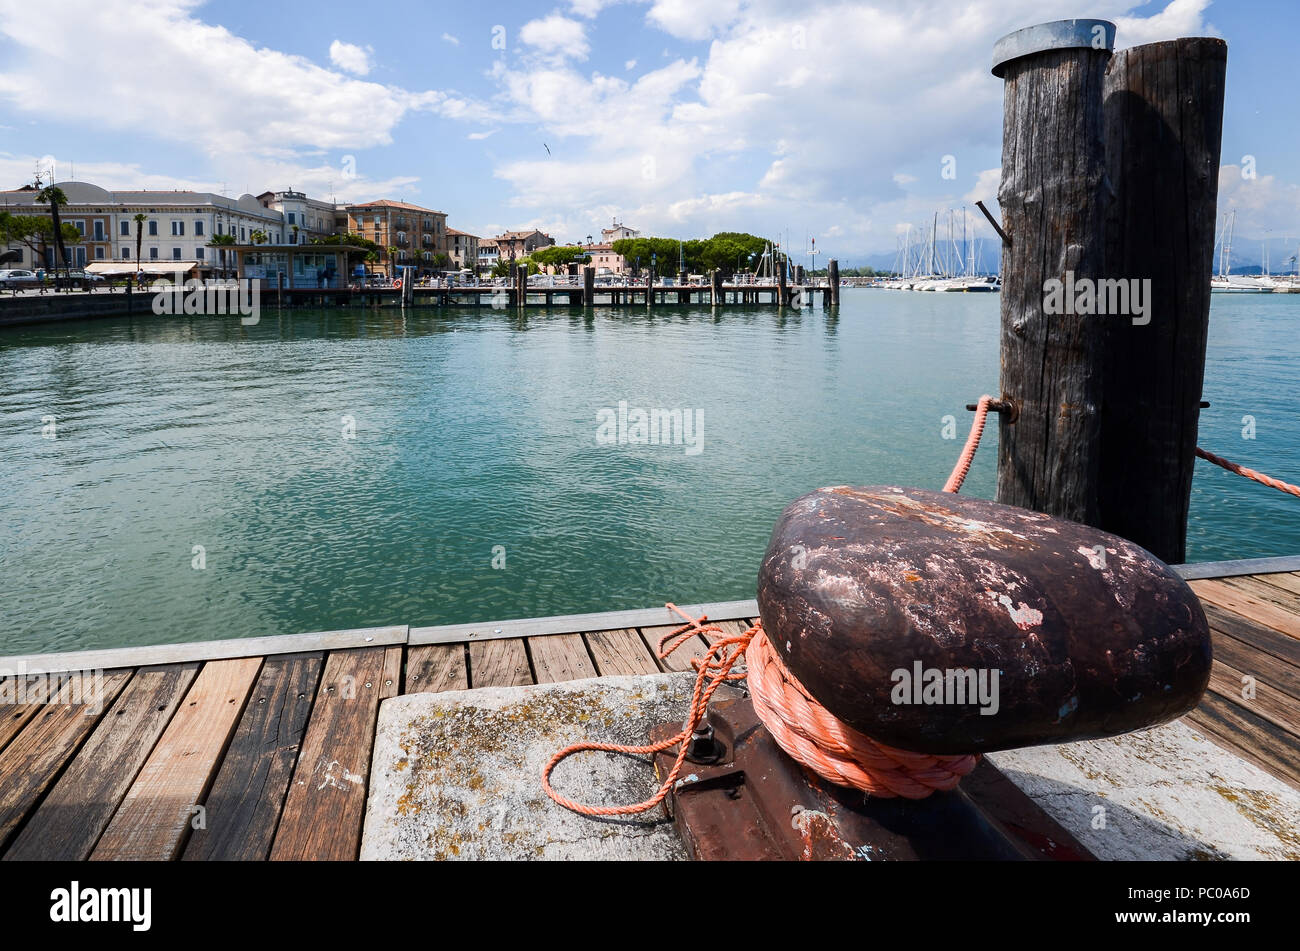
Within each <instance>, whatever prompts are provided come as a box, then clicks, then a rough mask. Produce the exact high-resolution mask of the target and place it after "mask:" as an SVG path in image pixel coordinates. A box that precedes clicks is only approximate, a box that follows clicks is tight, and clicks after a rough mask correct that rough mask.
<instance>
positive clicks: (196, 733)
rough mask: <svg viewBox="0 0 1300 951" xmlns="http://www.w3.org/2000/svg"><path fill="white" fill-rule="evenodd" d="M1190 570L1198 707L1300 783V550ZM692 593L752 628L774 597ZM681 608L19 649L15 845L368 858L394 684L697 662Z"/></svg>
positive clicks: (459, 685)
mask: <svg viewBox="0 0 1300 951" xmlns="http://www.w3.org/2000/svg"><path fill="white" fill-rule="evenodd" d="M1178 570H1179V572H1180V573H1181V574H1182V575H1183V576H1184V577H1185V578H1187V579H1189V581H1190V583H1191V585H1192V587H1193V589H1195V591H1196V593H1197V594H1198V596H1199V597H1200V598H1201V600H1202V603H1203V604H1204V606H1205V611H1206V614H1207V615H1208V617H1209V620H1210V625H1211V628H1212V629H1213V638H1214V653H1215V659H1214V673H1213V678H1212V680H1211V682H1210V689H1209V690H1208V692H1207V693H1206V694H1205V698H1204V700H1203V701H1202V702H1201V704H1200V706H1199V707H1198V708H1197V709H1196V711H1195V712H1194V713H1192V714H1191V715H1190V716H1188V717H1187V720H1188V721H1189V723H1190V725H1191V726H1192V727H1193V728H1194V729H1196V730H1197V731H1199V732H1201V733H1202V734H1204V735H1205V736H1206V737H1208V738H1209V739H1211V740H1213V741H1214V742H1215V743H1217V744H1219V745H1220V746H1222V747H1224V748H1225V749H1227V750H1229V751H1231V752H1232V753H1234V754H1236V755H1237V756H1240V757H1242V758H1243V759H1246V760H1248V761H1250V762H1252V763H1254V764H1255V765H1257V766H1259V767H1260V768H1262V769H1264V770H1266V771H1267V772H1269V773H1271V774H1272V775H1274V776H1276V777H1278V778H1279V779H1281V780H1283V781H1284V782H1286V783H1288V784H1290V785H1291V786H1294V787H1296V788H1297V789H1300V712H1297V711H1298V710H1300V557H1293V558H1274V559H1259V560H1254V561H1241V562H1221V563H1215V564H1203V565H1187V566H1182V567H1180V568H1179V569H1178ZM685 609H686V610H687V611H689V612H690V613H692V614H693V615H698V614H699V613H705V614H708V616H709V617H710V618H711V619H714V620H720V621H724V622H725V623H723V624H722V625H721V626H722V627H723V629H724V630H727V631H728V632H735V633H739V632H741V631H743V630H744V629H745V628H746V627H747V626H748V625H749V624H750V623H751V621H752V619H753V618H754V616H755V614H756V611H757V605H756V603H755V602H752V601H748V602H745V601H741V602H730V603H725V604H711V605H695V606H689V607H686V608H685ZM674 620H675V618H674V617H673V616H671V615H670V614H669V613H668V611H666V610H665V609H662V608H658V609H651V610H641V611H616V612H608V613H601V614H588V615H577V616H568V617H554V618H542V619H532V620H517V621H504V622H498V623H494V624H482V625H476V624H459V625H449V626H443V627H423V628H421V627H407V626H394V627H384V628H374V629H369V630H358V631H342V632H335V633H327V634H302V635H290V636H283V637H266V638H252V639H243V640H228V641H210V642H199V643H192V644H172V645H163V646H158V647H133V648H123V649H120V650H108V651H90V652H80V653H68V654H46V655H32V656H27V657H10V658H6V659H2V660H0V670H6V671H12V672H17V673H16V674H15V676H12V677H9V678H8V679H7V680H6V681H3V682H0V685H3V686H5V687H6V688H7V689H8V691H9V693H8V694H7V696H10V697H13V696H16V695H17V694H16V693H15V687H16V686H17V683H16V682H17V680H18V679H19V676H18V674H21V675H22V678H21V679H23V680H24V687H25V695H23V696H22V697H21V699H23V700H24V702H21V703H12V704H10V705H8V706H7V707H4V708H0V709H2V710H3V711H4V712H3V716H2V718H0V859H3V860H5V861H14V860H25V859H26V860H42V859H65V860H78V859H91V860H100V859H156V860H186V861H190V860H200V859H242V860H267V859H270V860H279V859H333V860H352V859H355V858H356V857H357V855H358V852H359V848H360V842H361V830H362V821H363V818H364V814H365V807H366V795H367V789H368V784H369V775H370V772H369V771H370V763H371V755H372V749H373V744H374V738H375V724H376V716H377V713H378V709H379V704H380V703H381V702H383V701H384V700H385V699H387V698H389V697H393V696H396V695H398V694H404V693H420V692H441V691H447V690H466V689H474V688H479V687H494V686H516V685H523V684H532V683H554V682H559V681H566V680H577V679H583V678H589V677H607V676H619V675H629V674H650V673H658V672H661V671H676V670H684V669H688V668H689V664H690V660H691V658H692V657H699V656H701V655H702V654H703V652H704V650H705V647H706V645H705V642H704V641H703V640H702V639H701V638H698V637H697V638H696V640H695V642H693V643H692V644H690V645H688V647H687V648H683V649H682V650H679V651H678V652H677V653H676V654H673V655H672V656H671V657H670V658H669V659H668V660H667V661H660V660H659V659H658V658H657V657H656V656H655V652H654V645H655V643H656V642H657V639H658V637H659V636H660V635H661V634H662V633H664V632H665V631H667V630H671V629H672V628H673V627H674V626H675V624H674ZM76 670H97V671H100V672H101V674H102V676H101V679H100V681H99V684H100V686H99V689H100V690H101V691H102V702H101V703H98V704H96V703H95V702H94V701H95V699H96V697H94V696H82V697H80V698H79V699H81V700H83V701H89V702H82V703H70V702H61V701H67V700H68V699H69V697H71V696H72V694H71V692H70V691H71V690H72V688H73V686H74V682H73V681H72V680H67V681H66V682H61V681H60V680H59V679H58V678H56V677H54V676H46V675H43V674H41V673H37V672H38V671H44V672H49V673H50V674H53V673H54V672H69V671H76ZM1247 675H1249V676H1251V677H1253V678H1254V679H1255V682H1256V688H1255V694H1254V696H1253V697H1252V698H1251V699H1245V698H1244V697H1243V690H1242V678H1243V677H1244V676H1247ZM51 692H52V693H53V694H54V700H55V702H53V703H51V702H49V700H50V696H49V694H50V693H51ZM648 728H649V725H647V729H648Z"/></svg>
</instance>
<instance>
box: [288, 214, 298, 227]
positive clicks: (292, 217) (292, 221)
mask: <svg viewBox="0 0 1300 951" xmlns="http://www.w3.org/2000/svg"><path fill="white" fill-rule="evenodd" d="M297 223H298V216H297V215H295V214H294V213H293V212H292V211H291V212H289V224H291V225H296V224H297Z"/></svg>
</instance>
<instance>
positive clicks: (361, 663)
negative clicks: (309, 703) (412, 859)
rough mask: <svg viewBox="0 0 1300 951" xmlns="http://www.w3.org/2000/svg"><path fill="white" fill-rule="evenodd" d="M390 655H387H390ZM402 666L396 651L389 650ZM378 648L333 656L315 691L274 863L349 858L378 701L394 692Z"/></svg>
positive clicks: (355, 842)
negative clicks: (386, 681) (394, 653)
mask: <svg viewBox="0 0 1300 951" xmlns="http://www.w3.org/2000/svg"><path fill="white" fill-rule="evenodd" d="M389 650H394V649H389ZM395 650H396V652H397V661H396V662H397V664H398V665H400V664H401V648H400V647H399V648H395ZM387 654H388V650H385V649H384V648H378V647H375V648H365V649H362V650H349V651H334V652H332V653H331V654H330V655H329V657H328V658H326V661H325V672H324V675H323V676H322V677H321V682H320V686H319V687H318V688H317V691H316V702H315V706H314V707H313V709H312V714H311V720H310V722H309V723H308V725H307V733H306V736H305V737H304V738H303V741H302V752H301V754H300V755H299V757H298V765H297V767H296V768H295V769H294V775H293V783H292V785H290V787H289V794H288V796H287V797H286V799H285V803H284V810H283V812H282V813H281V816H280V825H279V828H278V829H277V830H276V834H275V843H274V844H273V845H272V847H271V856H270V857H271V859H272V860H273V861H286V860H287V861H294V860H311V859H321V860H331V861H351V860H354V859H356V857H357V853H358V851H359V849H360V846H361V821H362V819H363V817H364V815H365V807H366V787H367V783H368V781H369V775H370V755H371V751H372V747H373V745H374V738H375V718H376V716H377V714H378V712H379V703H380V701H381V700H382V699H384V697H386V696H390V695H391V693H390V691H392V692H395V689H396V686H397V685H396V683H394V684H393V685H391V686H390V685H387V684H385V683H384V681H385V680H389V679H392V661H391V659H389V658H388V657H387V656H386V655H387Z"/></svg>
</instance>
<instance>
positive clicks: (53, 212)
mask: <svg viewBox="0 0 1300 951" xmlns="http://www.w3.org/2000/svg"><path fill="white" fill-rule="evenodd" d="M36 200H37V201H38V202H41V203H44V204H47V205H49V206H50V221H51V222H53V225H54V227H53V232H54V250H55V255H56V256H55V267H56V268H57V267H58V264H59V262H60V261H62V262H63V270H64V273H66V272H67V270H68V250H67V248H66V247H65V246H64V243H63V225H62V222H60V221H59V209H60V208H62V207H63V206H64V205H66V204H67V203H68V196H67V195H65V194H64V193H63V189H62V188H60V187H59V186H58V185H46V186H45V187H44V188H42V189H41V193H40V194H39V195H37V196H36Z"/></svg>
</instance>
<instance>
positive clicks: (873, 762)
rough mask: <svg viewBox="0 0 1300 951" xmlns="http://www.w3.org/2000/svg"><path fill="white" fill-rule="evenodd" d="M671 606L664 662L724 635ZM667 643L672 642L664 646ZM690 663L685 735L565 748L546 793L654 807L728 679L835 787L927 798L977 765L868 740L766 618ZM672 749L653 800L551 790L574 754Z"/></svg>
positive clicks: (978, 417) (607, 810) (955, 481)
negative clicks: (792, 666) (781, 649)
mask: <svg viewBox="0 0 1300 951" xmlns="http://www.w3.org/2000/svg"><path fill="white" fill-rule="evenodd" d="M992 399H993V398H992V397H991V396H988V395H985V396H981V397H980V401H979V405H978V406H977V407H976V409H975V419H974V421H973V422H972V423H971V430H970V435H969V436H968V437H967V438H966V445H965V447H964V448H963V449H962V453H961V456H960V458H958V460H957V465H956V466H955V467H954V468H953V470H952V475H950V476H949V477H948V481H947V483H945V485H944V487H943V490H944V491H945V492H959V491H961V485H962V483H963V482H964V481H965V480H966V473H968V472H969V471H970V467H971V463H972V462H973V461H974V459H975V451H976V450H977V449H978V448H979V444H980V437H981V436H983V435H984V423H985V420H986V419H987V418H988V412H989V403H990V401H991V400H992ZM667 607H668V609H669V610H670V611H673V612H674V613H676V614H677V615H678V616H680V617H681V618H682V619H683V620H685V621H686V623H685V624H683V625H682V626H681V627H678V628H675V629H673V630H672V631H670V632H669V633H667V634H665V635H664V636H663V637H661V638H660V639H659V643H658V645H657V651H656V653H658V655H659V657H660V659H663V658H666V657H667V656H668V655H669V654H671V653H672V652H673V651H675V650H677V648H679V647H681V646H682V644H684V643H686V641H687V640H688V639H690V638H691V637H694V636H696V635H698V634H717V635H722V629H721V628H719V627H718V626H717V625H716V624H708V625H706V624H705V623H704V622H705V621H707V620H708V618H707V617H700V618H699V619H698V620H696V619H693V618H691V617H689V616H688V615H687V614H685V613H684V612H683V611H682V610H681V609H680V608H679V607H677V605H675V604H672V603H669V604H668V605H667ZM670 641H671V642H672V643H671V644H670V645H669V646H667V647H665V645H666V644H669V642H670ZM732 648H734V649H732ZM746 655H748V658H749V660H750V661H751V663H750V664H749V669H748V672H747V673H745V672H742V671H733V669H732V668H733V667H735V666H736V664H737V662H739V661H740V659H741V657H743V656H746ZM691 666H693V667H694V668H695V670H696V675H695V687H694V689H693V690H692V692H691V709H690V713H689V715H688V716H687V718H686V723H685V724H684V725H683V726H682V730H681V732H680V733H677V734H676V735H674V736H672V737H669V738H668V739H666V740H660V741H659V742H658V743H649V744H646V745H645V746H627V745H623V744H619V743H593V742H590V741H586V742H582V743H574V744H572V745H570V746H566V747H565V748H564V749H562V750H560V751H559V752H558V753H556V754H555V755H554V756H552V757H551V759H550V761H549V762H547V764H546V768H545V769H543V770H542V789H543V790H545V791H546V795H548V796H550V797H551V799H553V800H554V801H555V802H557V803H559V804H560V805H561V806H563V807H564V808H566V809H570V810H572V811H573V812H576V813H579V814H581V815H584V816H630V815H635V814H636V813H639V812H646V811H648V810H650V809H653V808H654V807H655V806H657V805H659V803H661V802H663V801H664V798H665V797H666V796H667V795H668V792H669V790H671V789H672V788H673V785H674V784H675V783H676V782H677V777H678V776H679V775H681V772H682V767H683V766H684V765H685V763H686V753H687V750H688V749H689V745H688V744H689V741H690V738H691V735H692V734H693V733H694V732H695V729H696V727H698V726H699V724H700V723H701V721H703V719H704V714H705V712H706V711H707V709H708V706H709V700H710V699H711V698H712V697H713V694H714V693H715V692H716V691H717V689H718V688H719V687H720V686H722V684H723V683H725V682H726V681H728V680H740V679H742V678H745V677H746V676H747V677H748V680H749V691H750V694H751V696H752V698H753V703H754V712H755V714H757V715H758V718H759V720H761V721H762V723H763V726H765V727H767V731H768V732H769V733H771V734H772V739H774V740H775V741H776V744H777V746H779V747H781V749H783V750H785V751H786V753H788V754H789V755H790V756H791V757H792V758H793V759H794V760H795V761H796V762H798V763H800V764H802V765H803V766H805V767H807V768H808V769H811V770H812V771H813V772H815V773H816V774H817V775H818V776H821V777H822V778H823V779H825V780H827V781H828V782H832V783H835V784H836V785H838V786H848V787H850V788H852V789H860V790H862V791H863V792H865V793H867V794H869V795H872V796H879V797H881V798H894V797H902V798H904V799H924V798H925V797H926V796H929V795H930V794H931V793H933V792H935V791H936V790H949V789H953V788H955V787H956V785H957V784H958V783H959V782H960V781H961V778H962V777H963V776H965V775H966V774H967V773H969V772H970V771H971V770H973V769H974V768H975V764H976V763H977V762H978V761H979V757H978V756H973V755H962V756H931V755H929V754H926V753H911V752H908V751H907V750H900V749H895V748H894V747H892V746H886V745H885V744H884V743H877V742H876V741H875V740H873V739H871V738H870V737H869V736H866V735H865V734H863V733H859V732H858V731H857V730H855V729H853V727H851V726H849V725H848V724H847V723H844V722H843V721H841V720H839V719H838V718H836V717H835V715H834V714H832V713H831V712H830V711H829V710H827V709H826V708H825V707H823V706H822V705H821V704H820V703H818V702H817V701H816V700H815V699H813V696H812V694H810V693H809V692H808V691H807V690H806V689H805V688H804V686H803V684H801V683H799V681H798V680H797V679H796V678H795V676H794V674H792V673H791V672H790V670H789V669H788V668H787V667H786V666H785V664H784V663H782V661H781V658H780V656H779V655H778V654H777V652H776V650H775V649H774V648H773V647H772V645H771V643H770V642H769V641H768V639H767V636H766V635H765V634H764V633H763V622H762V621H758V622H757V623H755V624H754V626H753V627H751V628H750V629H749V630H747V631H746V632H745V633H744V634H741V635H740V636H739V637H736V636H730V637H729V636H722V637H721V638H720V639H719V640H716V641H713V642H712V643H711V644H710V646H709V650H708V652H707V653H706V654H705V655H704V657H703V658H702V659H700V660H692V661H691ZM674 746H678V747H680V749H678V751H677V759H676V760H675V761H674V762H673V768H672V769H671V770H669V772H668V775H667V776H666V777H665V778H664V781H663V783H662V784H660V786H659V789H658V791H657V792H656V793H655V794H654V795H653V796H651V797H650V798H649V799H646V800H644V801H642V802H638V803H633V804H632V805H630V806H588V805H586V804H584V803H580V802H577V801H576V800H573V799H569V798H568V797H566V796H562V795H560V794H559V793H558V792H556V791H555V788H554V787H553V786H552V785H551V774H552V773H553V772H554V771H555V767H557V766H559V765H560V763H561V762H563V761H564V760H566V759H568V758H569V757H570V756H572V755H573V754H574V753H581V752H584V751H587V750H592V751H596V752H601V753H632V754H638V755H644V754H650V753H659V752H662V751H663V750H667V749H671V748H672V747H674Z"/></svg>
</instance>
